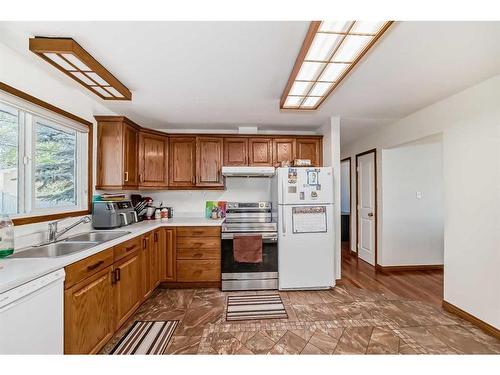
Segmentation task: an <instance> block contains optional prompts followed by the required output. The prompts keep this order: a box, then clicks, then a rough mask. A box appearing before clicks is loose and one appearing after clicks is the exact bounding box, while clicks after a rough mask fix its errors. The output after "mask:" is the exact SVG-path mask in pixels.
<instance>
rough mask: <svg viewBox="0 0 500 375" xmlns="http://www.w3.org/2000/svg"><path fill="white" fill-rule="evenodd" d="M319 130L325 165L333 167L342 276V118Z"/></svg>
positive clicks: (335, 226) (336, 243)
mask: <svg viewBox="0 0 500 375" xmlns="http://www.w3.org/2000/svg"><path fill="white" fill-rule="evenodd" d="M319 132H320V133H321V134H323V165H324V166H325V167H332V168H333V185H334V186H333V194H334V197H333V202H334V205H333V230H334V233H336V234H337V235H336V236H335V239H334V243H333V244H332V245H333V246H332V247H333V251H334V252H335V278H336V279H337V280H338V279H340V277H341V272H340V271H341V263H340V262H341V253H340V250H341V248H340V242H341V241H340V239H341V237H340V118H339V117H332V118H330V121H328V122H327V123H326V124H325V125H323V126H322V127H321V128H320V130H319Z"/></svg>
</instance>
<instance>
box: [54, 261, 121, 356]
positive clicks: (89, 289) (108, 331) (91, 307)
mask: <svg viewBox="0 0 500 375" xmlns="http://www.w3.org/2000/svg"><path fill="white" fill-rule="evenodd" d="M112 270H113V268H112V267H111V266H110V267H107V268H106V269H104V270H101V271H99V272H98V273H96V274H95V275H92V276H91V277H89V278H87V279H85V280H83V281H81V282H80V283H78V284H75V285H73V286H72V287H71V288H69V289H66V290H65V291H64V353H66V354H91V353H97V352H98V351H99V350H100V349H101V348H102V347H103V346H104V344H106V342H107V341H108V340H109V339H110V338H111V337H112V336H113V332H114V325H113V323H114V320H113V286H112Z"/></svg>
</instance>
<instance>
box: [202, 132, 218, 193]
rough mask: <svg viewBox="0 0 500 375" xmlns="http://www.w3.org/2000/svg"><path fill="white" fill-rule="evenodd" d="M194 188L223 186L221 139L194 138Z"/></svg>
mask: <svg viewBox="0 0 500 375" xmlns="http://www.w3.org/2000/svg"><path fill="white" fill-rule="evenodd" d="M196 186H211V187H215V186H224V182H223V180H222V138H216V137H197V138H196Z"/></svg>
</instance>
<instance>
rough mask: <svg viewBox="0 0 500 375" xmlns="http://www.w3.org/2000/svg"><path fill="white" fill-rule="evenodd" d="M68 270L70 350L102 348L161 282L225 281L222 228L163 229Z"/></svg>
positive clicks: (66, 348) (66, 326)
mask: <svg viewBox="0 0 500 375" xmlns="http://www.w3.org/2000/svg"><path fill="white" fill-rule="evenodd" d="M178 234H180V236H178ZM179 245H180V247H179ZM65 270H66V282H65V291H64V330H65V332H64V352H65V353H66V354H92V353H97V352H99V350H101V348H102V347H103V346H104V345H105V344H106V343H107V342H108V340H109V339H110V338H111V337H112V336H113V334H114V333H115V332H116V331H117V330H118V329H119V328H120V327H121V326H122V325H123V324H124V323H125V322H126V321H127V320H128V319H129V318H130V316H131V315H132V314H133V313H134V312H135V311H136V309H137V308H138V307H139V306H140V304H141V303H142V302H143V301H144V300H145V299H146V298H147V297H148V296H149V294H150V293H151V292H152V291H153V290H154V289H155V288H156V287H157V286H158V285H159V284H160V282H162V281H164V282H174V283H175V282H180V283H190V282H202V283H203V282H219V281H220V279H221V269H220V227H182V228H181V227H179V228H175V227H172V228H159V229H156V230H154V231H151V232H149V233H146V234H144V235H143V236H139V237H136V238H133V239H131V240H128V241H126V242H123V243H121V244H119V245H116V246H115V247H112V248H109V249H107V250H104V251H102V252H100V253H97V254H95V255H93V256H90V257H88V258H85V259H82V260H81V261H79V262H76V263H73V264H70V265H69V266H67V267H66V268H65Z"/></svg>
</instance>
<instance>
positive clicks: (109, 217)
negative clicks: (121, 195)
mask: <svg viewBox="0 0 500 375" xmlns="http://www.w3.org/2000/svg"><path fill="white" fill-rule="evenodd" d="M137 221H138V218H137V213H136V212H135V210H134V206H132V202H131V201H120V202H112V201H97V202H94V203H93V210H92V226H93V227H94V228H95V229H113V228H119V227H122V226H125V225H129V224H133V223H137Z"/></svg>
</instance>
